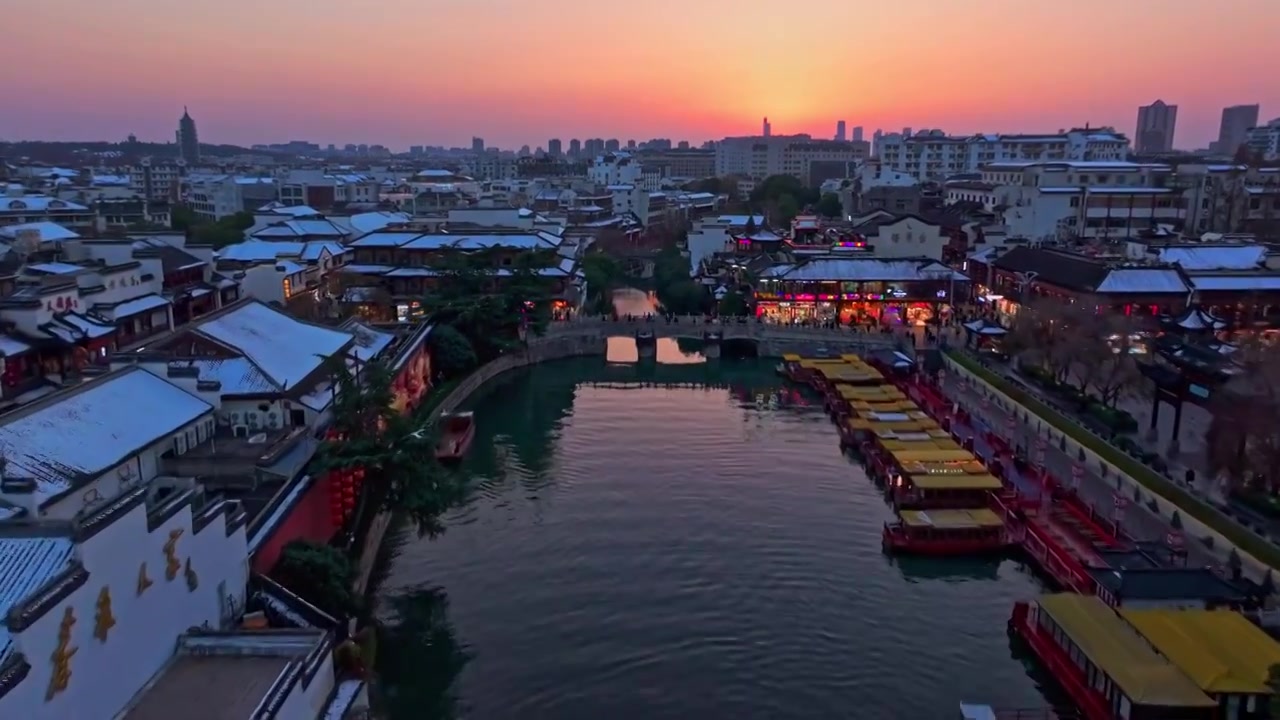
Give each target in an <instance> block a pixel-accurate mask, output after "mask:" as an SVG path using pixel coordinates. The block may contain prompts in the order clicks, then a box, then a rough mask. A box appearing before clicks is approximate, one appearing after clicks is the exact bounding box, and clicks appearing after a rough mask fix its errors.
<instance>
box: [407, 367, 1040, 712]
mask: <svg viewBox="0 0 1280 720" xmlns="http://www.w3.org/2000/svg"><path fill="white" fill-rule="evenodd" d="M673 383H674V385H673ZM757 398H759V400H760V403H757ZM775 401H776V402H777V405H778V407H777V408H775V407H773V403H774V402H775ZM805 401H811V398H809V397H808V396H806V395H805V394H803V393H795V394H794V395H793V394H790V393H787V392H783V391H782V382H781V381H780V380H779V379H778V378H777V377H776V376H774V375H773V372H772V367H771V366H770V365H769V364H768V363H766V362H763V361H755V362H735V361H732V360H726V359H721V360H716V361H712V362H707V363H703V364H695V365H689V364H666V363H658V362H648V361H645V362H639V363H632V364H607V363H603V362H601V361H600V359H599V358H579V359H573V360H565V361H560V362H557V363H548V364H545V365H541V366H538V367H536V368H534V369H532V370H530V371H528V372H520V373H513V374H512V376H511V383H510V384H503V385H500V386H498V387H497V388H496V389H495V390H494V391H493V392H491V393H489V394H487V395H486V397H485V398H484V399H482V400H480V401H478V404H476V405H475V406H474V409H475V410H476V417H477V437H476V443H475V445H474V446H473V449H472V454H471V456H470V457H468V458H467V459H466V461H464V464H463V469H464V470H465V471H468V472H470V473H472V477H473V478H475V482H476V483H477V485H478V486H479V489H478V491H477V492H476V493H475V494H473V495H472V496H471V498H469V501H468V504H467V506H466V507H463V508H459V509H458V510H457V511H455V512H453V513H450V515H449V516H448V517H447V518H446V520H447V523H448V526H449V530H448V532H446V533H445V534H444V535H442V536H441V537H439V538H437V539H435V540H432V541H430V542H428V541H425V540H418V539H416V538H413V539H410V541H409V543H408V544H407V545H406V547H405V548H404V551H403V552H402V553H401V554H400V556H399V557H398V558H397V560H396V563H395V567H394V570H393V572H392V573H391V574H390V577H389V578H388V580H387V583H386V585H385V586H384V587H385V590H386V592H387V594H388V595H389V596H391V597H392V598H393V600H391V601H390V604H391V607H392V608H393V609H395V610H396V611H397V612H398V613H399V617H397V618H394V622H392V624H391V627H390V628H389V630H388V633H387V634H386V636H385V640H384V643H383V644H384V645H386V646H387V647H384V648H383V650H384V651H385V653H386V654H387V655H389V656H390V658H389V661H388V662H387V664H386V667H385V669H384V675H385V679H386V680H387V684H388V685H389V686H390V688H391V690H390V691H389V702H388V706H389V709H390V714H389V716H390V717H391V718H393V720H394V719H396V718H414V719H415V720H419V719H420V720H431V719H432V718H457V717H459V716H463V715H465V716H466V717H467V718H468V720H505V719H506V718H513V717H538V718H541V717H548V718H552V717H554V718H559V719H561V720H578V719H579V718H582V719H583V720H597V719H598V718H601V717H607V718H610V719H611V720H641V719H643V720H666V719H667V718H671V719H672V720H675V719H680V720H683V719H684V718H689V717H716V718H719V717H762V718H769V719H770V720H792V719H795V720H800V719H801V718H803V719H804V720H808V718H814V717H846V716H848V715H849V708H850V707H851V706H853V707H857V708H858V712H857V714H858V715H859V716H865V717H872V718H882V717H883V718H890V717H911V718H916V717H936V716H939V715H940V714H941V713H940V709H941V708H954V706H955V703H957V702H959V701H960V700H963V699H974V698H982V699H984V700H989V701H991V702H995V703H998V704H1000V705H1012V706H1015V707H1016V706H1030V705H1035V704H1037V703H1038V702H1040V701H1041V697H1040V695H1039V693H1038V692H1036V690H1035V687H1036V683H1035V682H1033V681H1032V680H1028V678H1027V676H1026V674H1025V671H1024V668H1023V666H1022V665H1021V664H1020V663H1018V662H1013V661H1010V660H1009V653H1010V649H1009V645H1008V641H1007V639H1006V637H1005V636H1004V634H1003V633H1002V632H1000V631H1001V629H1003V627H1004V625H1005V623H1006V621H1007V620H1008V617H1009V608H1010V607H1011V606H1012V604H1013V602H1014V601H1015V600H1019V599H1025V598H1027V597H1031V596H1033V595H1034V594H1035V593H1036V592H1038V591H1039V586H1038V584H1037V583H1036V582H1035V580H1034V578H1032V577H1031V576H1028V575H1024V574H1022V573H1021V572H1019V570H1018V567H1017V564H1016V563H1005V564H1000V563H998V562H994V563H983V562H981V561H979V562H977V563H974V564H966V563H963V561H962V565H963V566H964V569H963V570H962V571H960V572H955V571H954V567H953V568H952V572H940V568H939V566H938V565H930V564H929V563H927V562H926V563H919V564H916V563H905V564H901V565H893V564H891V563H890V562H889V561H888V560H886V559H885V558H884V557H883V556H882V555H881V554H880V552H879V548H880V533H881V529H882V527H883V523H884V522H885V521H887V520H889V519H891V518H892V511H891V510H890V509H889V508H888V507H886V505H885V503H884V501H883V497H882V495H881V493H880V491H879V490H877V489H876V488H875V486H874V485H873V484H872V483H870V482H869V481H868V480H867V479H866V478H865V477H864V476H863V475H862V474H861V471H860V470H859V469H858V468H857V466H856V465H855V464H853V463H852V462H851V461H850V460H849V459H848V458H846V457H845V456H844V455H843V454H842V453H841V451H840V449H839V446H838V442H837V440H836V439H835V437H834V431H833V429H832V427H831V423H830V421H829V420H828V419H827V416H826V414H825V413H824V412H823V411H822V408H821V403H820V402H818V403H817V404H816V405H809V406H805V405H803V404H800V403H802V402H805ZM790 402H795V403H796V404H794V405H789V404H788V405H784V403H790ZM568 403H572V407H568V406H567V404H568ZM522 446H523V448H522ZM537 452H541V453H543V454H544V455H545V457H544V458H537V457H532V455H533V454H535V453H537ZM522 455H529V456H528V457H521V456H522ZM531 467H533V468H538V472H536V473H535V472H531V470H530V468H531ZM440 586H442V587H445V588H447V589H448V593H449V598H450V599H451V600H452V601H453V605H452V608H451V610H450V609H449V608H448V606H447V604H446V603H445V598H444V595H443V593H442V592H441V591H440V590H438V589H435V588H437V587H440ZM409 595H412V599H409V597H408V596H409ZM958 609H959V610H962V611H959V610H958ZM453 623H456V624H457V635H455V634H454V631H453ZM460 639H461V640H460ZM463 640H465V647H464V646H463ZM464 667H465V671H464V672H462V673H461V676H460V677H458V678H457V685H456V690H457V693H458V696H459V697H461V698H463V702H462V703H461V707H460V705H459V702H458V701H457V699H456V698H455V696H454V693H453V690H451V687H452V683H453V682H454V676H456V675H458V672H459V670H461V669H462V668H464ZM708 688H711V689H713V690H714V692H708Z"/></svg>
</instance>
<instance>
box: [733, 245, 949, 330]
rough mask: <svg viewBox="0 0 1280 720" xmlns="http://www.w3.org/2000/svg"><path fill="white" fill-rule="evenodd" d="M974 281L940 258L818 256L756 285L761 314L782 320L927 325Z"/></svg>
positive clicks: (781, 268) (772, 271) (776, 270)
mask: <svg viewBox="0 0 1280 720" xmlns="http://www.w3.org/2000/svg"><path fill="white" fill-rule="evenodd" d="M968 282H969V279H968V278H967V277H966V276H964V275H963V274H961V273H959V272H956V271H955V270H952V269H951V268H949V267H947V266H946V265H943V264H942V263H940V262H938V261H936V260H929V259H908V260H903V259H879V258H845V257H817V258H812V259H809V260H805V261H803V262H799V263H792V264H786V265H775V266H773V267H770V268H768V269H766V270H765V271H764V272H763V273H761V277H760V279H759V280H758V281H757V282H756V287H755V300H756V314H757V315H758V316H760V317H764V318H767V319H770V320H774V321H777V322H829V321H832V320H837V319H838V320H839V321H840V322H841V323H844V324H848V323H851V322H852V323H868V322H875V323H882V324H890V325H896V324H902V323H909V324H916V325H920V324H924V323H926V322H928V321H930V320H932V319H933V318H936V317H939V316H944V317H945V316H946V315H947V314H948V313H950V311H951V299H952V297H955V296H957V295H958V296H959V297H965V295H966V293H967V283H968Z"/></svg>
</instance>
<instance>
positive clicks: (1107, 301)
mask: <svg viewBox="0 0 1280 720" xmlns="http://www.w3.org/2000/svg"><path fill="white" fill-rule="evenodd" d="M1152 252H1153V254H1152V256H1151V257H1145V256H1144V257H1143V258H1142V259H1141V260H1134V259H1130V258H1118V257H1117V258H1103V257H1089V256H1085V255H1080V254H1077V253H1070V252H1063V251H1058V250H1047V249H1041V248H1030V247H1015V248H1012V249H1010V250H1008V251H1006V252H1003V253H1000V254H995V253H990V252H982V253H978V254H976V255H972V256H970V257H969V259H968V261H967V266H968V267H969V273H970V275H971V276H973V277H974V278H975V279H976V280H977V282H978V283H979V285H980V286H981V287H980V293H981V299H983V300H985V301H987V302H989V303H991V304H992V306H993V307H994V308H996V309H997V311H999V312H1000V313H1001V314H1003V315H1006V316H1009V315H1013V314H1016V313H1017V309H1018V307H1020V306H1021V305H1022V304H1024V303H1025V302H1027V301H1029V300H1031V299H1032V298H1035V297H1043V298H1050V299H1054V300H1057V301H1063V302H1076V303H1082V304H1085V305H1087V306H1092V307H1096V308H1098V309H1099V310H1108V311H1111V312H1115V313H1119V314H1123V315H1128V316H1136V317H1140V318H1141V317H1145V318H1150V319H1152V320H1153V321H1154V320H1155V319H1157V318H1160V317H1162V316H1176V315H1178V314H1180V313H1182V312H1183V311H1184V310H1186V309H1187V308H1188V307H1189V306H1192V305H1198V306H1201V307H1204V308H1205V309H1206V310H1208V311H1210V312H1211V313H1212V314H1213V315H1215V316H1217V317H1219V318H1221V319H1222V320H1224V321H1225V322H1226V329H1227V330H1231V331H1253V330H1268V329H1271V328H1275V327H1280V271H1277V270H1274V269H1271V268H1269V267H1267V264H1266V256H1267V254H1268V253H1267V252H1266V250H1265V248H1261V247H1260V246H1253V247H1250V246H1240V245H1235V246H1228V247H1216V248H1215V247H1212V246H1204V247H1197V246H1178V247H1163V248H1156V249H1154V250H1153V251H1152Z"/></svg>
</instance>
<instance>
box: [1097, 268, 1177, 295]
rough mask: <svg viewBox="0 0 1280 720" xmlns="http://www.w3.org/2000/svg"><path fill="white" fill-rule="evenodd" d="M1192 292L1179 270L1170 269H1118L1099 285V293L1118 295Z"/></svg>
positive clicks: (1109, 273)
mask: <svg viewBox="0 0 1280 720" xmlns="http://www.w3.org/2000/svg"><path fill="white" fill-rule="evenodd" d="M1188 290H1190V287H1189V286H1188V285H1187V282H1186V280H1184V279H1183V277H1182V274H1181V273H1179V272H1178V271H1177V270H1171V269H1168V268H1116V269H1114V270H1111V271H1110V272H1108V273H1107V276H1106V277H1105V278H1103V280H1102V282H1101V283H1099V284H1098V289H1097V292H1100V293H1110V294H1116V295H1124V294H1151V295H1158V294H1161V293H1178V294H1186V292H1187V291H1188Z"/></svg>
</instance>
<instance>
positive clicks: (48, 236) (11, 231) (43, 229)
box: [0, 221, 80, 242]
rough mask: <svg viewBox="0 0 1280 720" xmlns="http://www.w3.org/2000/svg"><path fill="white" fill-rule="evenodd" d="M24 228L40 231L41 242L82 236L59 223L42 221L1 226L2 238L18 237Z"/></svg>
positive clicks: (0, 234) (0, 235)
mask: <svg viewBox="0 0 1280 720" xmlns="http://www.w3.org/2000/svg"><path fill="white" fill-rule="evenodd" d="M24 230H33V231H35V232H36V233H38V234H39V235H40V242H57V241H61V240H73V239H75V238H78V237H80V236H79V235H78V234H76V233H74V232H72V231H70V230H68V229H66V228H64V227H62V226H61V225H59V224H58V223H53V222H48V221H42V222H33V223H21V224H19V225H6V226H5V227H0V238H4V239H6V240H13V239H16V238H17V237H18V235H19V234H20V233H21V232H22V231H24Z"/></svg>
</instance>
